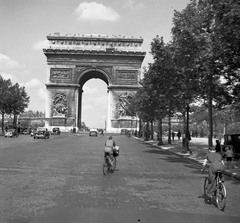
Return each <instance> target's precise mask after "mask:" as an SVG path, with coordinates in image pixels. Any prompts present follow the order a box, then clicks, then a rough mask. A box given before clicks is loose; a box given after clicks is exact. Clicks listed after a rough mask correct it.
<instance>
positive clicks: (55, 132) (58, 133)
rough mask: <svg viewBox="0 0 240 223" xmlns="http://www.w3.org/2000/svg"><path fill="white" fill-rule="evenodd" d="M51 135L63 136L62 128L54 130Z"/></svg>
mask: <svg viewBox="0 0 240 223" xmlns="http://www.w3.org/2000/svg"><path fill="white" fill-rule="evenodd" d="M51 134H52V135H60V134H61V130H60V128H58V127H55V128H53V129H52V133H51Z"/></svg>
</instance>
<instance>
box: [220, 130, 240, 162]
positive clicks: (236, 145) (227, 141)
mask: <svg viewBox="0 0 240 223" xmlns="http://www.w3.org/2000/svg"><path fill="white" fill-rule="evenodd" d="M229 146H230V147H232V148H233V158H234V159H235V160H238V159H239V158H240V134H225V135H224V145H223V153H225V149H226V147H229Z"/></svg>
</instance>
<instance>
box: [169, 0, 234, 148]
mask: <svg viewBox="0 0 240 223" xmlns="http://www.w3.org/2000/svg"><path fill="white" fill-rule="evenodd" d="M215 3H216V1H215ZM173 21H174V27H173V29H172V32H173V42H174V44H175V45H176V49H179V50H178V52H179V53H178V58H179V59H178V60H177V61H179V62H180V63H178V66H179V67H180V68H181V67H182V66H183V65H184V66H185V68H184V70H185V71H187V72H190V76H189V75H185V77H186V78H185V80H184V81H185V82H186V83H187V85H188V86H194V87H196V90H197V91H195V92H196V93H197V94H196V96H198V97H201V98H202V99H203V100H205V102H206V106H207V107H208V113H209V145H210V146H211V145H212V137H213V119H212V116H213V112H212V109H213V105H217V106H220V107H221V106H223V105H226V104H229V103H231V96H230V94H229V91H228V88H226V86H224V85H223V84H222V83H221V77H222V76H221V74H222V73H221V72H220V70H219V59H220V58H219V55H218V54H216V50H215V42H218V41H217V40H216V39H217V38H218V37H217V35H216V29H217V23H216V11H215V9H214V7H213V4H212V0H201V1H197V0H192V1H191V2H190V3H189V4H188V5H187V7H186V8H185V9H184V10H183V11H182V12H175V14H174V19H173ZM218 47H219V48H221V47H220V46H218ZM179 56H180V57H179ZM187 58H188V59H187ZM186 74H187V73H186ZM196 74H197V76H196ZM192 77H193V78H192ZM191 78H192V79H191ZM189 80H190V81H189ZM192 81H193V82H192ZM189 82H190V83H189ZM194 82H195V84H194ZM187 88H188V87H187Z"/></svg>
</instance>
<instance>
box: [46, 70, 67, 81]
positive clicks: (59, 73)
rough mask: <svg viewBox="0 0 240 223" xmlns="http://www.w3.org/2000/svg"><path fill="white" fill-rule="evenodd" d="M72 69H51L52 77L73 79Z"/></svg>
mask: <svg viewBox="0 0 240 223" xmlns="http://www.w3.org/2000/svg"><path fill="white" fill-rule="evenodd" d="M71 72H72V71H71V69H51V75H50V77H51V79H71Z"/></svg>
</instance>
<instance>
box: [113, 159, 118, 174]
mask: <svg viewBox="0 0 240 223" xmlns="http://www.w3.org/2000/svg"><path fill="white" fill-rule="evenodd" d="M116 165H117V159H116V157H113V166H112V172H114V171H115V169H116Z"/></svg>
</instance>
